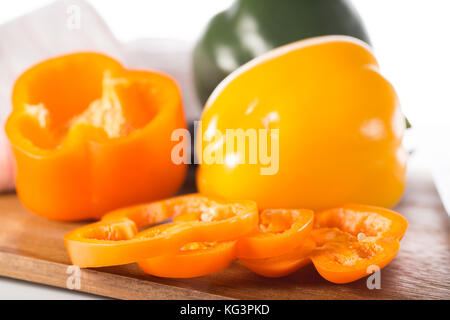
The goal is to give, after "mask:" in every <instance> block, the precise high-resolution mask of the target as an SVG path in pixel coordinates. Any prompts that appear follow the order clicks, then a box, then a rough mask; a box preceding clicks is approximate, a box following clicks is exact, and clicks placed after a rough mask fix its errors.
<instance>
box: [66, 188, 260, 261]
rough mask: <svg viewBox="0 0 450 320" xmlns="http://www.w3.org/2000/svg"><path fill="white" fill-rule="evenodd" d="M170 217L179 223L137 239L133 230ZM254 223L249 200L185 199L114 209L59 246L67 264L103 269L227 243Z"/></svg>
mask: <svg viewBox="0 0 450 320" xmlns="http://www.w3.org/2000/svg"><path fill="white" fill-rule="evenodd" d="M188 217H190V218H189V219H187V218H188ZM194 217H196V218H195V219H194ZM170 218H173V219H174V220H176V219H177V218H178V219H181V220H183V219H184V221H182V222H180V221H177V222H176V223H172V224H165V225H161V226H156V227H152V228H150V229H148V230H145V231H143V232H141V233H140V234H139V235H137V231H138V229H139V228H142V227H145V226H147V225H151V224H155V223H160V222H163V221H164V220H167V219H170ZM257 221H258V208H257V205H256V203H255V202H253V201H234V202H231V201H225V200H221V199H211V198H207V197H205V196H202V195H199V194H191V195H186V196H179V197H175V198H171V199H167V200H162V201H157V202H153V203H149V204H143V205H137V206H132V207H128V208H123V209H119V210H115V211H113V212H110V213H108V214H106V215H105V216H104V217H103V219H102V220H101V221H100V222H96V223H93V224H89V225H86V226H83V227H81V228H78V229H76V230H74V231H72V232H70V233H68V234H67V235H66V236H65V237H64V241H65V244H66V248H67V251H68V252H69V255H70V257H71V259H72V262H73V264H75V265H77V266H79V267H103V266H112V265H120V264H126V263H132V262H137V261H140V260H145V259H148V258H154V257H157V256H162V255H167V254H176V253H178V251H179V250H180V248H182V247H183V246H184V245H186V244H187V243H191V242H210V241H232V240H235V239H237V238H239V237H242V236H245V235H246V234H248V233H249V232H251V231H252V230H254V228H255V227H256V225H257Z"/></svg>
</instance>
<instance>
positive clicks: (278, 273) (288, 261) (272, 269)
mask: <svg viewBox="0 0 450 320" xmlns="http://www.w3.org/2000/svg"><path fill="white" fill-rule="evenodd" d="M315 247H316V244H315V242H314V241H312V240H311V239H310V238H306V239H305V240H304V241H303V243H302V244H301V245H300V246H299V247H298V248H295V249H294V250H292V251H291V252H289V253H286V254H283V255H280V256H275V257H271V258H265V259H244V258H241V259H239V261H240V262H241V263H242V264H243V265H244V266H246V267H247V268H248V269H250V270H251V271H253V272H255V273H257V274H259V275H261V276H264V277H268V278H279V277H284V276H287V275H289V274H291V273H293V272H295V271H297V270H299V269H300V268H302V267H304V266H306V265H308V264H309V263H311V258H310V255H311V254H312V253H313V251H314V249H315Z"/></svg>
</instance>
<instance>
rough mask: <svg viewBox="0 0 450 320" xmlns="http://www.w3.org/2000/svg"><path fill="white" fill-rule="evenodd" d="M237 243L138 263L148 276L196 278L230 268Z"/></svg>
mask: <svg viewBox="0 0 450 320" xmlns="http://www.w3.org/2000/svg"><path fill="white" fill-rule="evenodd" d="M235 244H236V241H229V242H219V243H217V244H215V245H214V246H212V247H210V248H205V249H197V250H187V251H179V252H178V253H176V254H171V255H163V256H158V257H155V258H150V259H145V260H141V261H138V265H139V267H140V268H141V269H142V270H143V271H144V272H145V273H148V274H151V275H154V276H157V277H167V278H194V277H200V276H204V275H207V274H211V273H214V272H218V271H221V270H223V269H225V268H226V267H228V266H229V265H230V264H231V263H232V262H233V260H234V259H235V252H234V249H235Z"/></svg>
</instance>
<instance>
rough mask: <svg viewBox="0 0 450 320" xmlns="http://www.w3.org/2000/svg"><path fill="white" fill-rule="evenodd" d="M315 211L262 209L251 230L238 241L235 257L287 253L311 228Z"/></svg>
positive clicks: (297, 244) (252, 257) (253, 257)
mask: <svg viewBox="0 0 450 320" xmlns="http://www.w3.org/2000/svg"><path fill="white" fill-rule="evenodd" d="M313 220H314V212H313V211H311V210H306V209H299V210H295V209H266V210H263V211H261V213H260V216H259V225H258V227H257V228H256V229H255V230H254V232H253V233H252V234H250V235H248V236H246V237H243V238H241V239H239V240H238V243H237V247H236V254H237V257H238V258H239V259H240V258H244V259H262V258H270V257H274V256H279V255H282V254H285V253H288V252H290V251H292V250H294V249H295V248H296V247H298V246H299V245H300V244H301V243H302V241H303V240H304V239H305V237H306V236H307V235H308V234H309V232H310V231H311V230H312V228H313Z"/></svg>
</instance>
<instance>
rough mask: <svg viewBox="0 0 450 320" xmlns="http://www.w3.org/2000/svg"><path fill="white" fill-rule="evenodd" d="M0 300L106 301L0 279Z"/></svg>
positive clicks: (52, 288) (97, 297) (42, 286)
mask: <svg viewBox="0 0 450 320" xmlns="http://www.w3.org/2000/svg"><path fill="white" fill-rule="evenodd" d="M0 299H1V300H22V299H23V300H99V299H106V298H104V297H101V296H96V295H91V294H87V293H83V292H77V291H72V290H68V289H62V288H56V287H50V286H46V285H42V284H37V283H32V282H26V281H22V280H16V279H10V278H4V277H0Z"/></svg>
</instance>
